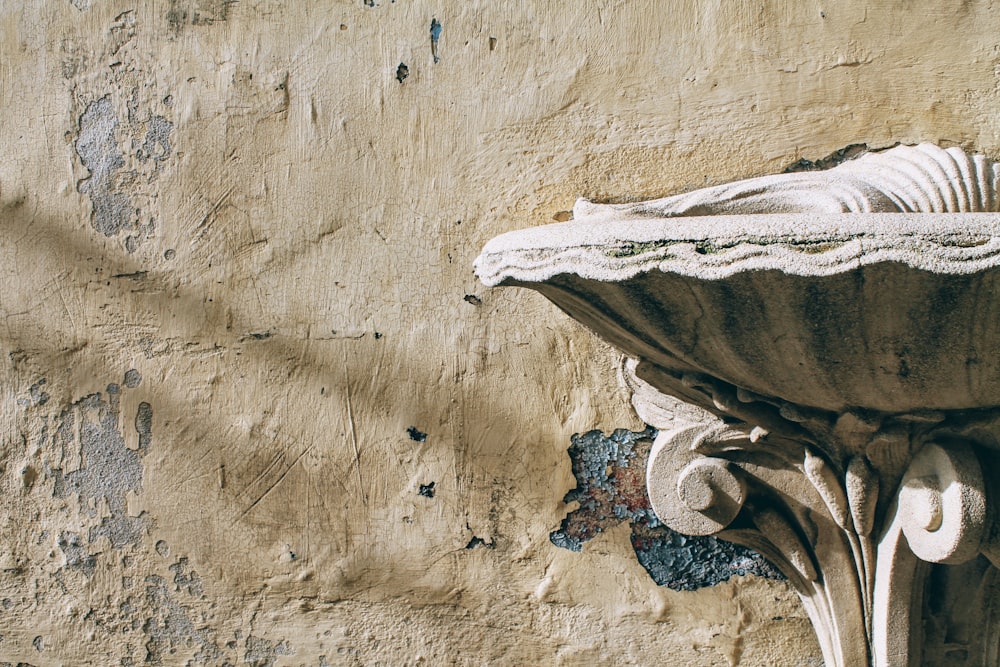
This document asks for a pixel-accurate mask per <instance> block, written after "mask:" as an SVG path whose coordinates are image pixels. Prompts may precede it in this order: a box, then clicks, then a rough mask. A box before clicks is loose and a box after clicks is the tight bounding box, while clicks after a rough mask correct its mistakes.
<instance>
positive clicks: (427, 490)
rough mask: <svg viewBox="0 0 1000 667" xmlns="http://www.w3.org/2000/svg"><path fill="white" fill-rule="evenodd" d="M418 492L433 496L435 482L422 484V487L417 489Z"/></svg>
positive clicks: (422, 494) (424, 495)
mask: <svg viewBox="0 0 1000 667" xmlns="http://www.w3.org/2000/svg"><path fill="white" fill-rule="evenodd" d="M417 493H418V494H420V495H421V496H423V497H424V498H433V497H434V482H431V483H430V484H421V485H420V489H419V490H418V491H417Z"/></svg>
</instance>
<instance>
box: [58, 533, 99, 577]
mask: <svg viewBox="0 0 1000 667" xmlns="http://www.w3.org/2000/svg"><path fill="white" fill-rule="evenodd" d="M58 544H59V548H60V549H61V550H62V552H63V556H65V558H66V567H68V568H69V569H71V570H80V571H81V572H83V573H84V575H86V576H87V577H88V578H90V577H91V576H92V575H93V574H94V567H95V566H96V565H97V556H95V555H93V554H91V553H88V552H87V550H86V549H85V548H84V547H83V545H81V544H80V536H79V535H77V534H76V533H71V532H63V533H59V540H58Z"/></svg>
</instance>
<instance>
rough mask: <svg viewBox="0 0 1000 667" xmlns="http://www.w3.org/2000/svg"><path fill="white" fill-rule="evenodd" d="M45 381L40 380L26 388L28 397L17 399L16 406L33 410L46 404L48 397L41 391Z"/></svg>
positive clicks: (43, 379)
mask: <svg viewBox="0 0 1000 667" xmlns="http://www.w3.org/2000/svg"><path fill="white" fill-rule="evenodd" d="M47 381H48V380H46V379H45V378H42V379H40V380H38V381H37V382H35V383H34V384H33V385H31V386H30V387H28V397H27V398H19V399H17V404H18V405H19V406H21V407H22V408H33V407H35V406H42V405H45V404H46V403H48V402H49V395H48V393H46V392H45V391H44V390H43V389H42V387H43V386H44V385H45V383H46V382H47Z"/></svg>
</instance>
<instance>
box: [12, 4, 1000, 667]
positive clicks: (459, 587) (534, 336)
mask: <svg viewBox="0 0 1000 667" xmlns="http://www.w3.org/2000/svg"><path fill="white" fill-rule="evenodd" d="M23 4H24V5H26V6H24V7H22V6H18V3H4V4H3V5H2V6H0V138H2V144H0V148H2V153H0V154H2V159H0V276H2V280H3V289H2V290H0V348H2V351H3V356H2V359H0V389H2V394H0V395H2V397H3V403H2V406H3V407H2V412H0V464H2V475H0V485H2V491H0V508H2V513H3V522H2V524H0V635H2V639H0V663H3V662H10V663H15V664H16V663H18V662H24V663H29V664H32V665H83V664H88V665H138V664H143V663H144V662H147V663H150V664H163V665H180V664H189V661H190V664H198V665H200V664H210V665H222V664H227V663H228V664H230V665H242V664H252V665H272V664H273V665H323V664H329V665H355V664H357V665H409V664H428V665H444V664H457V665H482V664H497V665H527V664H554V665H594V664H637V665H653V664H666V665H736V664H740V665H774V664H788V665H793V664H799V665H816V664H819V662H820V659H819V657H818V655H819V651H818V648H817V646H816V643H815V640H814V639H813V638H812V634H811V629H810V627H809V625H808V622H807V621H806V620H805V617H804V613H803V612H802V610H801V608H800V607H799V605H798V602H797V600H796V598H795V596H794V594H792V593H791V592H790V591H789V590H788V589H787V587H786V586H785V585H784V584H782V583H777V582H771V581H766V580H761V579H754V578H743V579H737V580H733V581H731V582H729V583H726V584H722V585H719V586H715V587H712V588H707V589H703V590H700V591H697V592H691V593H676V592H672V591H669V590H667V589H665V588H660V587H657V586H656V585H655V584H654V583H653V582H652V581H651V580H650V578H649V577H648V575H647V574H646V573H645V571H644V570H643V569H642V568H641V567H640V566H639V564H638V563H637V561H636V558H635V555H634V553H633V552H632V549H631V547H630V545H629V537H628V530H627V527H625V526H623V527H622V529H621V530H615V531H611V532H609V533H607V534H605V535H603V536H602V537H601V538H599V539H596V540H594V541H592V542H590V543H588V544H587V546H586V547H585V549H584V551H583V552H582V553H572V552H569V551H565V550H560V549H557V548H556V547H554V546H553V545H552V544H551V543H550V542H549V540H548V533H549V532H550V531H552V530H554V529H555V528H557V527H558V526H559V523H560V521H561V520H562V518H563V516H564V515H565V513H566V511H567V510H568V509H569V508H568V507H566V506H565V505H563V503H562V498H563V495H564V494H565V493H566V491H567V490H569V489H570V488H572V487H573V485H574V481H573V477H572V474H571V472H570V464H569V459H568V457H567V455H566V451H565V450H566V448H567V446H568V444H569V437H570V435H571V434H573V433H577V432H581V431H586V430H590V429H592V428H601V429H604V430H605V431H610V430H612V429H614V428H618V427H628V428H640V427H641V424H640V423H639V422H638V420H637V418H636V417H635V416H634V415H633V414H632V413H631V412H630V410H629V408H628V405H627V396H626V394H625V392H624V390H623V389H622V387H621V386H620V384H619V380H618V377H617V370H616V369H617V365H618V363H619V359H618V356H617V354H616V353H615V352H614V351H613V350H611V349H609V348H607V347H606V346H604V345H602V344H600V343H599V342H597V341H595V340H594V338H593V337H592V336H591V335H589V333H588V332H586V331H584V330H583V329H582V328H580V327H579V326H577V325H575V324H574V323H573V322H571V321H569V320H568V318H566V317H565V316H563V315H562V314H561V313H559V312H557V311H556V310H555V309H554V308H553V307H552V306H550V305H549V304H548V303H547V302H545V301H544V300H543V299H541V297H539V296H537V295H535V294H531V293H527V292H520V291H516V290H486V289H484V288H482V287H481V286H479V285H478V284H477V282H476V280H475V278H474V276H473V275H472V270H471V263H472V260H473V259H474V257H475V256H476V255H477V254H478V251H479V248H480V247H481V246H482V244H483V243H484V242H485V241H486V240H487V239H488V238H490V237H492V236H494V235H496V234H498V233H501V232H503V231H506V230H510V229H515V228H520V227H525V226H529V225H537V224H543V223H545V222H548V221H551V220H553V219H554V218H557V217H562V216H561V212H564V211H566V210H568V209H570V208H571V206H572V203H573V201H574V199H575V198H576V197H578V196H587V197H592V198H599V199H616V200H620V199H628V198H641V197H649V196H660V195H667V194H671V193H675V192H678V191H682V190H685V189H691V188H694V187H698V186H701V185H703V184H714V183H721V182H725V181H729V180H733V179H736V178H740V177H748V176H753V175H758V174H764V173H769V172H775V171H780V170H781V169H782V168H784V167H785V166H787V165H789V164H790V163H792V162H794V161H795V160H797V159H799V158H802V157H805V158H809V159H817V158H820V157H823V156H825V155H827V154H829V153H831V152H833V151H835V150H837V149H839V148H842V147H844V146H847V145H849V144H853V143H867V144H869V145H871V146H887V145H891V144H893V143H895V142H903V143H916V142H920V141H932V142H939V143H942V144H960V145H962V146H965V147H967V148H970V149H976V150H979V151H983V152H986V153H988V154H990V155H991V156H993V157H998V156H1000V133H998V130H1000V115H998V111H1000V103H998V90H1000V88H998V84H1000V79H998V76H1000V15H998V14H997V13H996V11H995V10H994V9H993V8H992V7H991V3H989V2H986V1H985V0H962V1H958V0H955V1H945V2H941V1H937V0H935V1H933V2H932V1H930V0H923V1H922V0H899V1H896V2H888V1H883V2H870V1H867V0H865V1H863V0H841V1H838V2H830V3H826V4H824V3H822V2H817V1H815V0H795V1H794V2H792V1H788V2H781V1H778V0H767V1H755V2H750V1H745V0H739V1H736V0H708V1H705V0H674V1H671V2H656V1H653V0H647V1H638V0H637V1H633V2H624V1H596V0H573V1H572V2H546V1H542V0H539V1H537V2H529V1H527V0H525V1H521V2H485V1H475V0H469V1H463V2H458V1H457V0H449V1H445V0H437V1H433V0H396V1H395V2H393V1H391V0H377V1H376V2H375V3H374V6H369V5H368V3H367V2H363V1H362V0H352V1H350V2H347V1H340V2H309V1H303V2H289V3H283V2H255V1H253V0H243V1H240V2H227V1H226V0H171V1H170V2H166V1H163V0H157V1H147V2H141V3H140V2H132V3H128V2H119V1H109V2H104V1H102V0H51V1H48V2H42V1H40V0H39V1H35V2H26V3H23ZM432 19H436V20H437V21H439V22H440V23H441V26H442V34H441V36H440V39H439V42H438V44H437V49H438V56H439V61H438V62H436V63H435V62H434V58H433V55H432V44H431V34H430V24H431V21H432ZM400 63H405V64H406V65H407V69H408V76H407V77H406V78H405V79H404V80H403V81H402V82H400V81H398V80H397V69H398V66H399V65H400ZM466 295H473V296H475V297H476V299H469V300H466V299H465V296H466ZM477 299H478V302H477ZM130 371H132V372H130ZM112 384H114V385H117V386H116V387H115V386H112V387H110V388H109V385H112ZM410 427H415V428H416V429H418V430H419V431H421V432H423V433H426V434H427V437H426V439H425V440H423V441H419V442H418V441H416V440H413V439H412V438H410V437H409V436H408V434H407V429H408V428H410ZM430 482H434V483H435V487H434V488H435V494H434V497H433V498H428V497H425V496H422V495H420V494H419V493H418V491H419V488H420V486H421V485H427V484H429V483H430ZM473 537H478V538H480V539H481V540H483V542H484V543H492V544H493V545H494V548H492V549H488V548H474V549H467V548H466V546H467V545H468V544H469V543H470V541H471V540H472V538H473Z"/></svg>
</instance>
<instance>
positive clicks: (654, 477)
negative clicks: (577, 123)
mask: <svg viewBox="0 0 1000 667" xmlns="http://www.w3.org/2000/svg"><path fill="white" fill-rule="evenodd" d="M998 177H1000V171H998V166H997V164H995V163H994V162H993V161H992V160H990V159H988V158H986V157H984V156H982V155H971V154H968V153H966V152H964V151H962V150H960V149H958V148H949V149H942V148H939V147H937V146H933V145H928V144H924V145H920V146H899V147H896V148H893V149H891V150H888V151H884V152H869V153H866V154H863V155H862V156H860V157H858V158H856V159H853V160H850V161H847V162H843V163H842V164H839V165H838V166H836V167H834V168H832V169H829V170H826V171H816V172H803V173H794V174H782V175H775V176H767V177H762V178H754V179H750V180H745V181H739V182H736V183H732V184H728V185H722V186H718V187H712V188H706V189H703V190H697V191H695V192H690V193H687V194H682V195H677V196H673V197H667V198H664V199H658V200H654V201H646V202H641V203H637V204H623V205H601V204H594V203H590V202H587V201H582V200H581V201H580V202H578V203H577V205H576V207H575V209H574V219H573V220H572V221H571V222H567V223H560V224H552V225H544V226H541V227H535V228H531V229H526V230H523V231H517V232H512V233H508V234H504V235H502V236H499V237H497V238H495V239H493V240H492V241H490V242H489V243H488V244H487V245H486V247H485V249H484V250H483V252H482V254H481V255H480V257H479V258H478V260H477V261H476V271H477V273H478V275H479V277H480V279H481V280H482V281H483V282H484V283H485V284H487V285H490V286H493V285H514V286H519V287H528V288H531V289H534V290H536V291H538V292H541V293H542V294H543V295H545V296H546V297H547V298H548V299H550V300H551V301H552V302H553V303H555V304H556V305H557V306H558V307H559V308H560V309H562V310H563V311H565V312H566V313H567V314H569V315H570V316H571V317H573V318H574V319H576V320H579V321H580V322H582V323H584V324H585V325H587V326H588V327H589V328H590V329H591V330H593V331H594V332H595V333H597V334H598V335H599V336H601V337H602V338H604V339H605V340H607V341H608V342H610V343H612V344H613V345H615V346H616V347H618V348H619V349H620V350H622V351H623V352H624V353H625V355H626V357H627V358H628V359H629V361H628V362H627V364H626V376H627V377H628V383H629V385H630V388H631V390H632V403H633V405H634V407H635V409H636V411H637V412H638V414H639V416H640V417H641V418H642V419H643V420H644V421H646V422H647V423H648V424H650V425H652V426H655V427H657V428H658V429H659V434H658V436H657V438H656V441H655V444H654V445H653V450H652V452H651V454H650V458H649V462H648V469H647V490H648V493H649V497H650V500H651V504H652V507H653V509H654V510H655V511H656V514H657V515H658V517H659V518H660V519H661V520H662V521H663V522H664V523H665V524H666V525H668V526H669V527H670V528H673V529H674V530H677V531H679V532H682V533H686V534H689V535H718V536H720V537H723V538H725V539H727V540H730V541H733V542H737V543H739V544H743V545H745V546H747V547H750V548H752V549H755V550H757V551H758V552H760V553H762V554H764V555H765V556H766V557H768V558H769V559H770V560H771V561H772V562H773V563H774V564H775V565H776V566H777V567H778V568H779V569H780V570H781V571H782V572H783V573H784V574H785V575H786V576H787V578H788V580H789V582H790V583H791V585H792V586H794V588H795V589H796V590H797V591H798V593H799V595H800V596H801V599H802V602H803V604H804V607H805V610H806V612H807V613H808V615H809V617H810V619H811V620H812V623H813V625H814V627H815V629H816V633H817V636H818V638H819V643H820V646H821V648H822V651H823V656H824V660H825V661H826V664H827V665H830V666H831V667H832V666H842V667H857V666H861V665H880V666H889V665H892V666H896V665H901V666H906V667H914V666H916V665H938V664H940V665H998V664H1000V578H998V577H997V572H998V570H997V567H996V566H997V565H998V564H1000V529H998V521H997V519H996V514H997V509H996V508H997V506H998V488H997V487H998V483H1000V463H998V460H1000V408H998V406H1000V214H997V211H998V208H1000V206H998V197H997V181H998ZM678 399H679V400H680V401H682V402H684V403H685V404H687V405H688V406H695V407H694V408H691V407H687V408H686V409H684V410H678V409H677V408H676V406H677V400H678ZM677 414H683V415H685V416H686V420H685V421H681V422H679V421H678V420H677V418H676V415H677Z"/></svg>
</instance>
